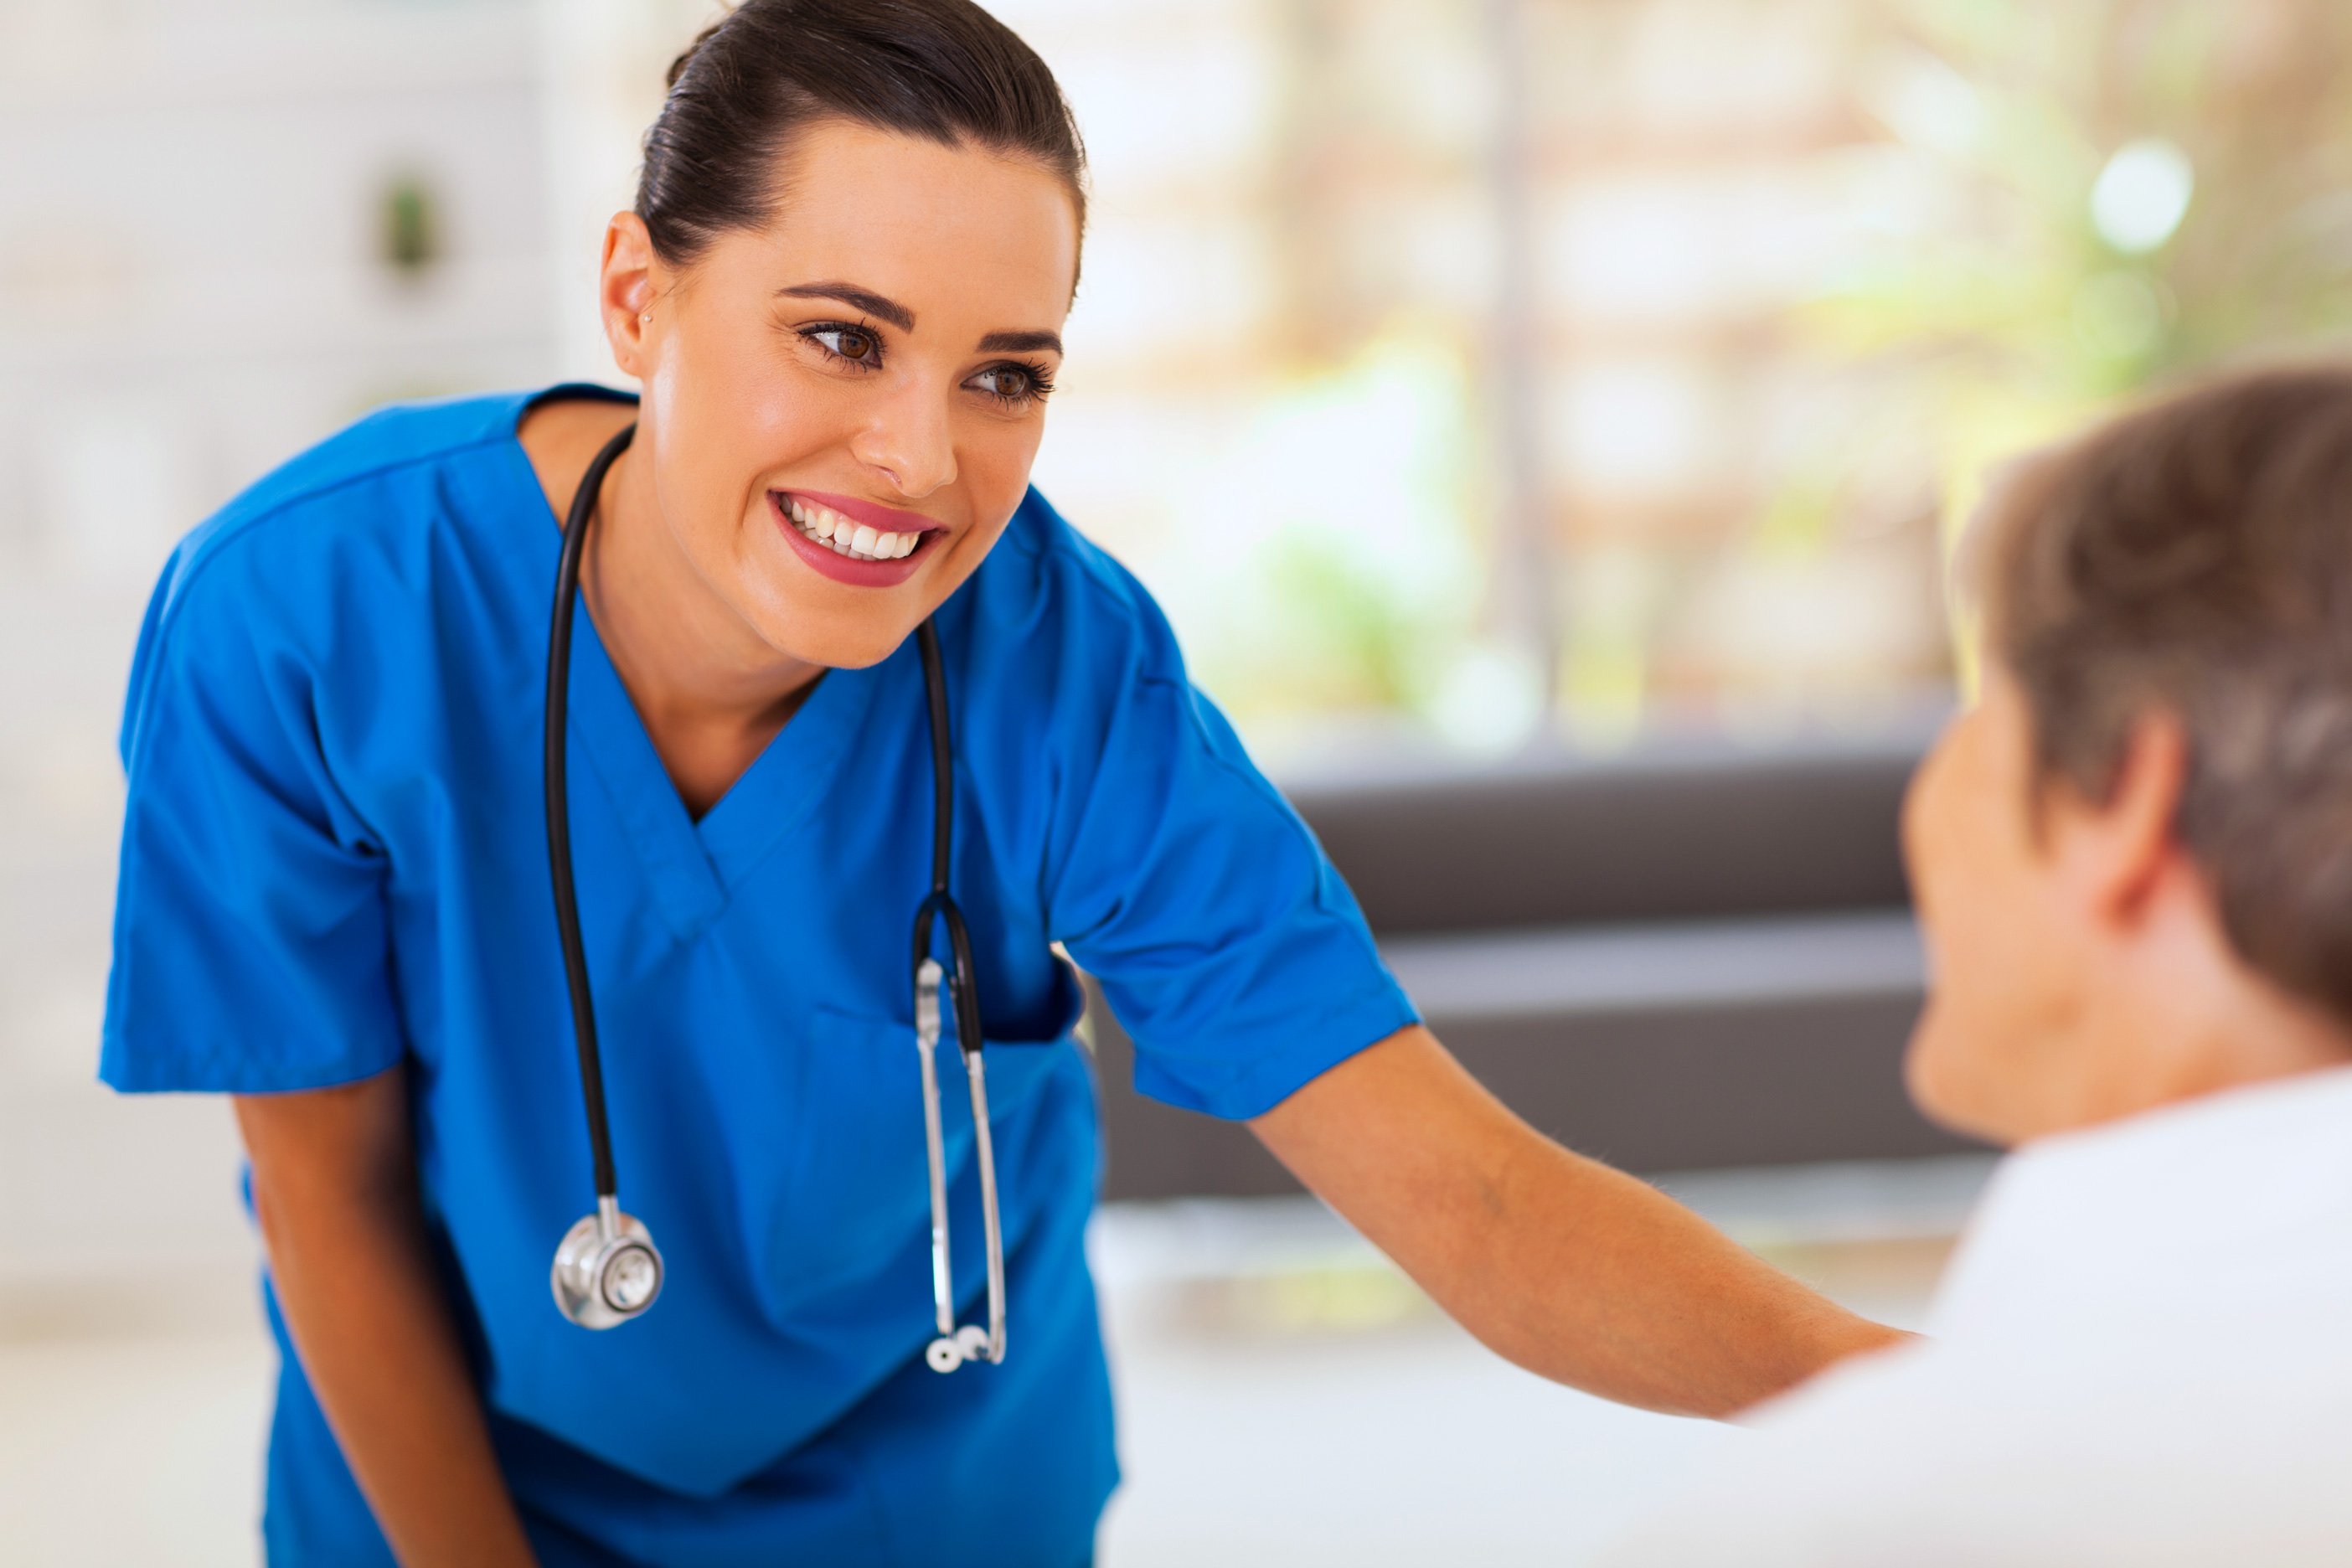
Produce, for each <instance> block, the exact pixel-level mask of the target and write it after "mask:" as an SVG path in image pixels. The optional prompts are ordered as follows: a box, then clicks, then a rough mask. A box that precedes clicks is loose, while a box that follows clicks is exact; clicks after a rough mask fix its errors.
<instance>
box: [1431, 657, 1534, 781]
mask: <svg viewBox="0 0 2352 1568" xmlns="http://www.w3.org/2000/svg"><path fill="white" fill-rule="evenodd" d="M1543 716H1544V714H1543V676H1542V672H1541V671H1540V670H1538V668H1537V662H1536V660H1535V659H1533V658H1529V657H1528V655H1527V654H1526V653H1525V652H1524V651H1518V650H1514V649H1510V648H1504V647H1469V648H1465V650H1463V652H1462V653H1461V654H1460V655H1459V656H1458V657H1457V658H1454V661H1453V664H1452V666H1451V668H1448V669H1447V670H1446V672H1445V676H1444V679H1443V680H1442V681H1440V682H1439V684H1438V688H1437V691H1436V694H1435V696H1434V698H1433V700H1432V702H1431V704H1430V717H1431V719H1432V720H1433V721H1434V722H1435V723H1436V725H1437V728H1438V731H1439V732H1440V733H1442V734H1443V735H1444V737H1445V738H1446V739H1447V740H1448V741H1450V742H1453V743H1454V745H1455V746H1457V747H1459V748H1460V749H1461V750H1463V751H1465V752H1470V753H1471V754H1473V755H1475V756H1485V757H1499V756H1507V755H1508V754H1509V753H1511V752H1515V751H1517V750H1518V749H1519V748H1520V747H1521V746H1524V745H1526V744H1527V743H1528V742H1529V741H1530V740H1532V739H1534V737H1535V732H1536V729H1537V727H1538V725H1540V724H1541V723H1542V722H1543Z"/></svg>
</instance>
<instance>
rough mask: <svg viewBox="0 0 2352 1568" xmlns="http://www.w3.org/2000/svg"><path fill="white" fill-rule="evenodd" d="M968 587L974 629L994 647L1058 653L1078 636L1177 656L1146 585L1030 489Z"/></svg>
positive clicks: (1104, 645) (1098, 645)
mask: <svg viewBox="0 0 2352 1568" xmlns="http://www.w3.org/2000/svg"><path fill="white" fill-rule="evenodd" d="M972 586H973V589H974V590H975V592H974V595H973V599H974V605H973V614H974V616H975V619H976V620H977V621H978V622H979V623H981V624H980V625H978V626H975V627H974V630H975V632H976V633H979V634H980V635H981V636H982V637H985V638H986V639H987V640H989V641H990V642H991V643H992V645H993V646H994V647H996V648H997V649H999V650H1003V651H1008V652H1010V651H1015V650H1021V649H1027V650H1029V651H1030V652H1032V653H1033V654H1036V655H1040V656H1044V657H1050V658H1056V659H1059V658H1065V657H1066V656H1067V655H1068V654H1069V653H1070V652H1071V651H1072V645H1073V643H1074V642H1075V643H1077V644H1081V645H1084V646H1086V647H1089V648H1091V649H1093V650H1094V651H1096V652H1097V653H1098V654H1109V653H1112V652H1113V651H1114V650H1117V651H1118V652H1120V653H1122V654H1125V655H1127V656H1129V657H1133V656H1136V655H1142V654H1151V655H1154V656H1155V657H1157V658H1165V659H1169V660H1174V659H1175V658H1176V657H1177V654H1176V646H1175V639H1174V637H1173V635H1172V634H1171V632H1170V631H1169V628H1168V622H1167V618H1166V616H1163V615H1162V614H1161V613H1160V605H1158V603H1157V602H1156V601H1154V600H1153V598H1152V596H1151V593H1150V590H1149V589H1148V588H1146V587H1145V586H1144V585H1143V584H1142V582H1141V581H1140V580H1139V579H1138V578H1137V577H1136V575H1135V574H1134V573H1132V572H1130V571H1129V570H1128V568H1127V566H1126V565H1125V564H1124V563H1121V562H1120V561H1119V560H1118V558H1117V557H1116V556H1114V555H1113V554H1112V553H1111V552H1109V551H1108V550H1106V549H1104V548H1103V547H1102V546H1101V545H1100V544H1097V543H1096V542H1094V541H1093V540H1091V539H1089V538H1087V536H1086V535H1085V534H1083V533H1081V532H1080V531H1078V530H1077V529H1076V528H1074V527H1072V526H1071V525H1070V523H1069V522H1068V521H1066V519H1065V518H1064V517H1063V516H1062V514H1061V513H1060V512H1058V511H1056V510H1055V509H1054V506H1053V503H1052V502H1050V501H1048V500H1046V499H1045V497H1044V496H1043V495H1041V494H1039V493H1038V491H1037V490H1036V489H1034V488H1033V489H1031V490H1030V491H1029V493H1028V494H1027V495H1026V496H1025V497H1024V498H1023V500H1022V502H1021V505H1020V507H1019V508H1018V509H1017V510H1015V511H1014V512H1013V521H1011V522H1009V523H1008V524H1006V525H1005V529H1004V534H1003V538H1002V539H1000V540H999V541H998V542H997V547H996V549H995V550H994V551H992V552H991V553H990V555H989V558H988V560H987V561H986V562H985V563H983V564H982V567H981V569H980V571H979V572H978V573H976V574H974V577H973V583H972Z"/></svg>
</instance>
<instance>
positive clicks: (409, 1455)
mask: <svg viewBox="0 0 2352 1568" xmlns="http://www.w3.org/2000/svg"><path fill="white" fill-rule="evenodd" d="M388 1076H394V1077H396V1076H397V1075H388ZM358 1087H362V1088H363V1087H365V1086H358ZM341 1092H346V1091H341V1090H323V1091H320V1093H321V1094H336V1093H341ZM310 1098H312V1097H310V1096H308V1095H304V1096H283V1097H278V1096H273V1097H270V1099H268V1100H240V1101H239V1102H238V1114H239V1121H240V1122H241V1123H242V1124H243V1125H244V1127H245V1129H246V1132H247V1145H248V1147H249V1148H251V1149H252V1150H253V1152H254V1201H255V1208H256V1210H257V1213H258V1215H259V1216H260V1221H261V1230H262V1237H263V1240H264V1242H265V1244H266V1245H267V1247H268V1255H269V1271H270V1279H271V1281H272V1283H273V1284H274V1286H275V1287H276V1289H277V1292H278V1305H279V1308H280V1310H282V1311H283V1312H284V1313H285V1317H286V1323H287V1327H288V1329H289V1331H291V1333H292V1335H293V1340H294V1346H295V1349H296V1351H297V1352H299V1355H300V1356H301V1360H302V1370H303V1373H304V1374H305V1375H306V1376H307V1377H308V1378H309V1380H310V1386H311V1388H312V1390H313V1391H314V1392H315V1393H316V1394H317V1395H318V1399H319V1403H320V1407H321V1408H322V1409H324V1410H325V1412H326V1415H327V1422H328V1425H329V1426H331V1427H332V1428H333V1430H334V1434H335V1439H336V1442H337V1444H338V1445H339V1446H340V1447H341V1449H342V1452H343V1457H344V1458H345V1459H346V1460H347V1461H348V1462H349V1463H350V1465H351V1468H352V1475H353V1477H354V1478H355V1479H357V1480H358V1482H359V1485H360V1489H361V1491H362V1492H363V1493H364V1494H365V1495H366V1497H367V1500H368V1505H369V1507H370V1508H371V1509H372V1510H373V1511H374V1514H375V1518H376V1522H377V1524H378V1526H379V1527H380V1528H381V1529H382V1530H383V1533H384V1537H385V1539H386V1540H387V1541H388V1542H390V1543H391V1545H392V1548H393V1551H394V1554H395V1555H396V1556H397V1557H398V1558H399V1560H400V1561H401V1562H402V1563H404V1564H409V1565H410V1568H426V1565H429V1568H441V1565H443V1564H453V1565H454V1564H464V1565H466V1568H527V1565H529V1564H530V1563H532V1562H533V1561H534V1559H533V1556H532V1552H531V1550H530V1542H529V1541H528V1539H527V1538H526V1537H525V1535H524V1533H523V1530H522V1522H521V1520H520V1516H519V1515H518V1514H517V1512H516V1510H515V1507H514V1503H513V1500H512V1499H511V1498H510V1497H509V1493H508V1491H507V1488H506V1482H505V1479H504V1478H503V1477H502V1476H501V1474H500V1473H499V1464H498V1459H497V1456H496V1454H495V1452H494V1451H493V1450H492V1448H491V1446H490V1437H489V1429H488V1424H487V1423H486V1422H485V1421H484V1419H483V1415H482V1406H481V1398H480V1394H479V1393H478V1391H477V1389H476V1388H475V1385H474V1382H473V1377H472V1374H471V1373H470V1372H469V1370H468V1368H467V1363H466V1359H465V1355H464V1352H463V1351H462V1349H461V1348H460V1345H459V1342H458V1339H457V1331H456V1327H455V1325H454V1324H453V1322H452V1321H451V1319H450V1315H449V1310H448V1307H447V1304H446V1301H445V1300H444V1299H443V1293H442V1289H441V1286H440V1283H439V1281H438V1279H437V1278H436V1272H435V1269H434V1267H433V1261H432V1255H431V1251H430V1247H429V1243H428V1241H427V1238H426V1234H425V1223H424V1218H423V1214H422V1211H421V1207H420V1205H419V1202H418V1199H417V1195H416V1189H415V1179H414V1174H413V1166H411V1165H409V1163H408V1162H407V1160H406V1159H405V1157H404V1156H405V1145H404V1144H403V1147H402V1151H401V1153H402V1157H400V1158H396V1159H393V1160H388V1161H387V1160H377V1161H373V1162H369V1163H362V1166H361V1168H359V1169H356V1170H355V1169H353V1166H352V1163H350V1162H348V1161H347V1160H346V1159H345V1158H342V1157H338V1156H337V1155H335V1154H327V1155H325V1157H323V1158H322V1157H320V1150H319V1147H318V1146H319V1145H320V1143H321V1142H335V1141H336V1140H335V1138H334V1134H335V1132H336V1131H337V1128H336V1126H335V1123H337V1122H338V1121H346V1122H347V1121H349V1120H350V1119H351V1113H352V1110H353V1109H354V1108H353V1107H352V1106H350V1105H348V1104H345V1105H340V1106H335V1105H330V1106H327V1107H323V1108H321V1107H310V1108H300V1107H289V1104H288V1103H287V1102H289V1101H294V1100H309V1099H310ZM289 1110H290V1111H292V1112H293V1113H295V1114H299V1113H300V1111H302V1110H314V1111H316V1110H323V1112H324V1114H323V1116H321V1117H313V1119H312V1120H313V1122H314V1124H313V1125H311V1126H309V1127H306V1128H295V1129H289V1127H287V1126H286V1125H284V1123H285V1122H286V1121H287V1120H288V1118H289ZM373 1110H374V1111H375V1112H376V1113H377V1114H380V1113H381V1111H382V1110H383V1108H382V1107H376V1108H373ZM365 1114H367V1113H366V1112H362V1115H365ZM272 1118H275V1119H276V1120H277V1121H278V1123H279V1125H277V1126H275V1127H271V1126H267V1125H265V1126H261V1127H258V1128H257V1120H259V1121H265V1122H266V1121H269V1120H270V1119H272ZM345 1130H346V1131H350V1129H345ZM401 1131H402V1135H403V1137H404V1136H405V1125H404V1124H403V1126H402V1129H401ZM376 1137H377V1139H378V1141H380V1139H381V1134H380V1133H378V1134H376ZM369 1141H370V1137H369V1134H368V1133H367V1132H362V1133H361V1135H360V1136H359V1137H358V1138H357V1139H355V1140H354V1141H353V1142H356V1143H357V1144H359V1145H361V1146H362V1147H363V1146H364V1145H365V1144H366V1143H367V1142H369ZM351 1150H352V1143H345V1144H344V1145H343V1151H342V1152H343V1154H345V1155H348V1154H349V1152H350V1151H351Z"/></svg>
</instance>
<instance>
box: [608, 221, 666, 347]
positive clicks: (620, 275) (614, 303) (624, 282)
mask: <svg viewBox="0 0 2352 1568" xmlns="http://www.w3.org/2000/svg"><path fill="white" fill-rule="evenodd" d="M660 273H661V258H659V257H657V256H656V255H655V254H654V244H653V236H651V235H650V234H648V233H646V224H645V220H644V219H643V218H641V217H639V216H637V215H636V214H635V213H630V212H623V213H614V215H613V221H612V222H610V223H608V224H606V225H605V226H604V266H603V268H602V269H601V270H600V272H599V274H598V278H597V286H596V303H597V307H598V309H599V310H600V311H601V313H602V314H603V316H604V341H605V342H607V343H608V344H610V345H611V347H612V350H613V363H614V364H615V365H618V366H619V367H620V369H621V371H622V374H625V375H632V376H635V377H636V378H637V379H638V380H640V381H642V380H644V379H645V374H646V363H647V362H648V357H649V356H648V354H647V352H646V351H647V344H646V340H647V338H648V337H650V336H651V335H652V331H653V312H654V301H655V300H656V297H657V296H658V294H659V292H660V285H661V277H660Z"/></svg>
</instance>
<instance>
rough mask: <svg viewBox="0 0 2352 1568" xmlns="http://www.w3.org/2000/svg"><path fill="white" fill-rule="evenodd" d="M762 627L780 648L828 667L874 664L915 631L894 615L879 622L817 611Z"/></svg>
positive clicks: (804, 659) (811, 662)
mask: <svg viewBox="0 0 2352 1568" xmlns="http://www.w3.org/2000/svg"><path fill="white" fill-rule="evenodd" d="M770 618H771V620H772V619H774V617H770ZM761 631H762V632H763V634H764V635H765V637H766V640H767V642H768V644H769V646H770V647H773V648H775V649H776V650H777V651H778V652H780V653H784V654H789V655H790V656H791V657H793V658H796V659H799V660H801V661H802V662H803V663H804V664H815V665H822V666H824V668H827V669H867V668H872V667H873V666H875V665H877V664H880V663H881V662H882V661H883V660H884V659H886V658H889V657H890V656H891V655H892V654H894V653H896V652H898V649H899V648H900V647H902V646H904V644H905V643H906V641H907V639H908V637H913V636H914V635H915V628H914V626H900V625H898V622H897V620H896V618H895V617H894V618H893V619H892V620H890V621H889V622H888V623H887V624H885V625H878V626H877V625H876V624H874V622H873V621H871V620H869V619H868V618H866V617H865V616H859V617H857V618H856V619H855V620H848V621H846V624H844V623H843V622H841V621H836V620H835V618H834V617H830V616H816V615H808V616H787V617H785V624H784V625H782V626H776V625H769V626H763V627H762V628H761Z"/></svg>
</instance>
